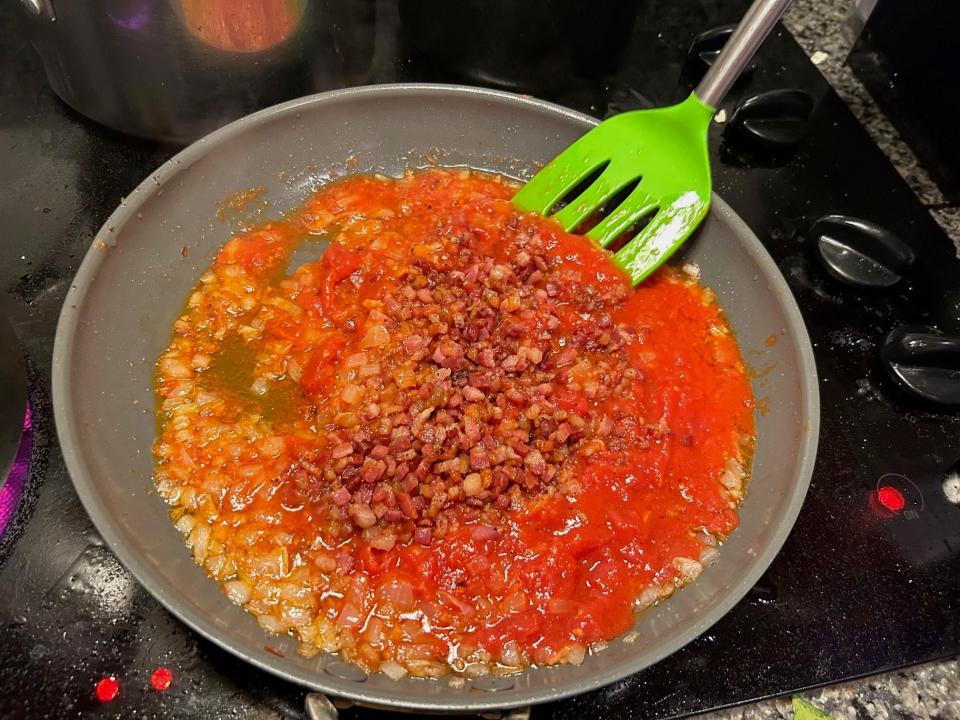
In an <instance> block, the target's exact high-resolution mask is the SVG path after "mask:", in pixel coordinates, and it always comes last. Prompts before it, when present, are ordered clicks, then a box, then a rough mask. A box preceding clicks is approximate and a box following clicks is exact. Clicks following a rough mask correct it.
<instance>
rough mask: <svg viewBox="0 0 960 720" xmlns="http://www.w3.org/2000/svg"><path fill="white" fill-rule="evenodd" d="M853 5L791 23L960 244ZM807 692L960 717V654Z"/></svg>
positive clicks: (933, 719)
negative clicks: (869, 67)
mask: <svg viewBox="0 0 960 720" xmlns="http://www.w3.org/2000/svg"><path fill="white" fill-rule="evenodd" d="M850 6H851V3H850V2H849V0H794V3H793V6H792V7H791V9H790V11H789V12H788V13H787V16H786V17H785V18H784V24H785V25H786V26H787V28H788V29H789V30H790V32H791V33H792V34H793V36H794V37H795V38H796V40H797V41H798V42H799V43H800V45H801V46H802V47H803V48H804V50H806V52H807V54H808V55H809V56H810V58H811V60H812V61H813V62H814V64H815V65H817V67H818V68H819V69H820V71H821V72H822V73H823V75H824V77H825V78H826V79H827V80H828V81H829V82H830V84H831V85H833V87H834V89H835V90H836V91H837V93H838V94H839V95H840V97H842V98H843V100H844V101H845V102H846V103H847V105H848V106H849V107H850V109H851V110H852V111H853V113H854V115H856V116H857V118H858V119H859V120H860V122H861V123H862V124H863V125H864V127H865V129H866V130H867V132H868V133H870V135H871V137H872V138H873V139H874V141H875V142H876V143H877V145H878V146H879V147H880V149H881V150H883V152H884V153H885V154H886V155H887V157H889V158H890V161H891V162H892V163H893V165H894V167H896V168H897V170H898V171H899V172H900V174H901V175H902V176H903V178H904V179H905V180H906V181H907V183H908V184H909V185H910V187H911V188H913V191H914V192H915V193H916V194H917V197H919V198H920V200H921V202H923V203H924V204H925V205H927V206H928V208H929V210H930V213H931V215H933V217H934V219H935V220H936V221H937V222H938V223H939V224H940V226H941V227H943V229H944V230H945V231H946V232H947V234H948V235H949V236H950V237H951V238H952V239H953V241H954V242H955V243H956V244H957V247H958V251H960V208H955V207H954V208H949V207H948V208H944V207H938V206H939V205H940V204H942V203H943V201H944V198H943V195H942V194H941V192H940V190H939V188H938V187H937V185H936V184H935V183H934V182H933V181H932V180H931V179H930V177H929V175H928V174H927V172H926V171H925V170H924V169H923V167H922V166H921V165H920V164H919V162H918V161H917V158H916V156H915V155H914V154H913V152H912V151H911V150H910V148H909V147H908V146H907V145H906V143H905V142H904V141H903V140H902V139H901V137H900V136H899V134H898V133H897V131H896V130H895V129H894V128H893V126H892V125H891V124H890V122H889V121H888V120H887V118H886V117H885V116H884V115H883V113H882V112H881V111H880V110H879V108H878V107H877V105H876V103H875V102H874V101H873V99H872V98H871V97H870V95H869V93H868V92H867V91H866V89H865V88H864V87H863V85H861V84H860V82H859V81H858V80H857V79H856V77H855V76H854V74H853V72H851V70H850V68H849V67H847V66H846V65H845V64H844V60H845V59H846V56H847V53H848V52H849V50H850V47H851V46H852V44H853V40H854V33H855V29H854V27H853V25H852V23H851V19H850ZM800 697H801V698H803V699H804V700H806V701H808V702H809V703H810V704H812V705H813V706H815V707H816V708H818V709H820V710H822V711H823V712H825V713H827V714H829V715H831V716H832V717H833V718H834V719H835V720H865V719H867V718H869V719H870V720H899V719H900V718H904V719H906V718H918V719H920V720H960V660H957V659H953V660H944V661H940V662H933V663H928V664H926V665H919V666H916V667H912V668H907V669H904V670H899V671H895V672H890V673H884V674H881V675H874V676H872V677H868V678H864V679H862V680H857V681H853V682H847V683H841V684H838V685H831V686H828V687H825V688H820V689H818V690H811V691H808V692H805V693H801V694H800ZM699 718H700V720H781V719H784V720H789V719H791V718H794V708H793V705H792V702H791V698H790V697H783V698H776V699H772V700H766V701H762V702H757V703H752V704H749V705H743V706H740V707H736V708H731V709H729V710H723V711H719V712H714V713H708V714H705V715H701V716H699Z"/></svg>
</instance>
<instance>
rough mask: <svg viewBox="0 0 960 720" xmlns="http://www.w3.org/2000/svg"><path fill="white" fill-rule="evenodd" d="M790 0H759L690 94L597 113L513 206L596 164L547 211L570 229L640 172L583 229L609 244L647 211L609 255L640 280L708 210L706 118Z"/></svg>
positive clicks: (545, 195) (534, 200)
mask: <svg viewBox="0 0 960 720" xmlns="http://www.w3.org/2000/svg"><path fill="white" fill-rule="evenodd" d="M790 2H791V0H755V1H754V3H753V4H752V5H751V6H750V9H749V10H747V13H746V14H745V15H744V16H743V19H742V20H741V21H740V24H739V25H738V26H737V28H736V30H734V32H733V34H732V35H731V36H730V39H729V40H727V43H726V45H724V48H723V51H722V52H721V53H720V55H719V56H718V57H717V59H716V60H715V61H714V63H713V65H712V66H711V67H710V69H709V70H708V71H707V74H706V75H705V76H704V78H703V80H702V81H701V82H700V84H699V85H698V86H697V88H696V89H695V90H694V91H693V92H692V93H691V94H690V97H688V98H687V99H686V100H684V101H683V102H681V103H679V104H677V105H672V106H670V107H665V108H657V109H654V110H635V111H633V112H625V113H621V114H620V115H615V116H614V117H612V118H610V119H608V120H605V121H603V122H602V123H600V125H598V126H597V127H595V128H594V129H593V130H591V131H590V132H588V133H587V134H586V135H584V136H583V137H581V138H580V139H579V140H577V141H576V142H575V143H573V145H571V146H570V147H568V148H567V149H566V150H564V151H563V152H562V153H560V155H558V156H557V157H556V158H554V159H553V160H552V161H551V162H550V163H549V164H548V165H547V166H546V167H544V168H543V169H542V170H541V171H540V172H538V173H537V174H536V175H535V176H534V177H533V179H532V180H530V182H528V183H527V184H526V185H524V186H523V187H522V188H521V189H520V190H519V191H518V192H517V194H516V195H515V196H514V198H513V203H514V205H516V206H517V207H518V208H520V209H521V210H524V211H527V212H536V213H540V214H541V215H546V214H548V213H549V212H550V211H551V210H552V209H553V208H554V206H555V205H557V203H558V202H559V201H560V200H562V199H564V198H565V197H566V195H567V194H568V193H570V192H571V191H572V190H574V189H575V188H576V187H577V186H578V185H579V184H580V183H581V182H583V181H584V180H586V179H587V178H589V177H590V176H592V175H594V174H596V173H597V172H598V171H599V170H601V169H602V172H601V173H600V175H599V176H598V177H597V178H596V180H594V181H593V183H591V184H590V185H589V186H588V187H587V189H586V190H584V191H583V192H582V193H580V194H579V195H578V196H577V197H575V198H573V199H572V200H570V201H569V202H568V203H567V204H566V205H565V206H564V207H563V208H562V209H560V210H559V211H558V212H556V213H554V214H553V215H552V216H551V217H553V218H554V219H555V220H556V221H557V222H559V223H560V225H562V226H563V228H564V229H565V230H567V231H572V230H574V229H575V228H576V227H577V226H578V225H580V223H581V222H583V221H584V220H585V219H586V218H588V217H590V216H591V215H592V214H593V213H595V212H596V211H597V210H599V209H600V208H602V207H603V206H604V205H605V204H606V203H607V202H609V201H610V200H611V199H612V198H613V197H614V196H615V195H616V194H617V193H618V192H620V191H622V190H624V189H625V188H626V187H628V186H630V185H632V184H634V183H637V181H638V180H639V183H638V184H636V187H635V189H634V190H632V191H631V192H630V194H629V195H627V197H626V199H625V200H623V201H622V202H621V203H620V204H619V205H618V206H617V207H615V208H612V209H611V210H610V211H609V212H608V213H606V215H605V217H603V219H602V220H600V222H599V223H598V224H597V225H595V226H594V227H593V228H592V229H590V230H589V232H587V233H586V234H587V236H588V237H590V238H592V239H593V240H595V241H596V242H597V243H599V245H600V246H601V247H606V246H608V245H609V244H610V243H612V242H613V241H614V240H616V238H617V237H618V236H619V235H620V234H621V233H623V232H624V231H626V230H628V229H629V228H631V227H632V226H633V225H634V224H636V223H638V222H640V221H642V220H644V219H645V218H648V217H649V222H648V223H647V224H646V225H645V226H644V227H643V228H642V229H641V230H640V231H639V232H638V233H637V234H636V236H635V237H634V238H633V239H631V240H630V242H628V243H627V244H626V245H624V246H623V247H622V248H621V249H620V250H618V251H617V252H616V253H615V254H614V260H615V261H616V262H617V264H618V265H620V266H621V267H622V268H623V269H624V270H625V271H626V272H627V274H628V275H630V277H631V278H632V279H633V283H634V284H635V285H636V284H637V283H639V282H641V281H642V280H643V279H644V278H646V277H647V276H648V275H649V274H650V273H652V272H653V271H654V270H656V269H657V268H658V267H659V266H660V265H661V264H662V263H663V262H664V261H665V260H666V259H667V258H668V257H670V255H672V254H673V252H674V251H675V250H676V249H677V248H679V247H680V245H682V244H683V242H684V241H685V240H686V239H687V238H688V237H689V236H690V234H691V233H692V232H693V231H694V230H695V229H696V228H697V226H698V225H699V224H700V221H701V220H703V218H704V216H705V215H706V214H707V211H708V210H709V209H710V156H709V153H708V150H707V129H708V128H709V126H710V121H711V119H712V118H713V114H714V112H715V109H716V106H717V104H718V103H719V102H720V101H721V100H722V99H723V97H724V95H726V94H727V91H728V90H729V89H730V87H731V86H732V85H733V83H734V82H735V81H736V79H737V77H739V75H740V73H741V72H742V71H743V69H744V68H745V67H746V66H747V64H748V63H749V62H750V59H751V58H752V57H753V55H754V53H755V52H756V51H757V49H758V48H759V47H760V45H761V44H762V43H763V41H764V39H766V37H767V35H769V34H770V31H771V30H772V29H773V27H774V25H776V23H777V20H779V19H780V16H781V15H782V14H783V12H784V11H785V10H786V9H787V6H788V5H790ZM650 216H652V217H650Z"/></svg>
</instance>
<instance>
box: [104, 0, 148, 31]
mask: <svg viewBox="0 0 960 720" xmlns="http://www.w3.org/2000/svg"><path fill="white" fill-rule="evenodd" d="M153 5H154V0H145V1H144V2H143V3H141V4H140V6H139V7H138V8H137V9H136V10H134V12H133V14H131V15H128V16H127V17H116V16H114V15H112V14H111V13H107V16H108V17H109V18H110V20H111V21H113V24H114V25H117V26H119V27H122V28H123V29H125V30H139V29H140V28H142V27H143V26H144V25H146V24H147V21H148V20H149V19H150V13H151V11H152V10H153Z"/></svg>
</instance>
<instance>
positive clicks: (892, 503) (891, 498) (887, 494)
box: [877, 485, 907, 512]
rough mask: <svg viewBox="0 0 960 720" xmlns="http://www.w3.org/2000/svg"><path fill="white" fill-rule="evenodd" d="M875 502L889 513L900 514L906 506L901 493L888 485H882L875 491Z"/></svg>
mask: <svg viewBox="0 0 960 720" xmlns="http://www.w3.org/2000/svg"><path fill="white" fill-rule="evenodd" d="M877 501H878V502H879V503H880V504H881V505H883V507H885V508H886V509H887V510H890V511H891V512H900V511H901V510H903V508H904V506H905V505H906V504H907V501H906V500H904V499H903V493H902V492H900V491H899V490H897V489H896V488H895V487H891V486H890V485H884V486H883V487H882V488H880V489H878V490H877Z"/></svg>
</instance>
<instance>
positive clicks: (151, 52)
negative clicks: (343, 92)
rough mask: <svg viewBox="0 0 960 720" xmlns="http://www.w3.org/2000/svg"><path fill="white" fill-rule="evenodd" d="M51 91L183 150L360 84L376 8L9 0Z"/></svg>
mask: <svg viewBox="0 0 960 720" xmlns="http://www.w3.org/2000/svg"><path fill="white" fill-rule="evenodd" d="M15 1H16V2H19V3H20V4H21V6H22V8H23V12H24V15H25V16H26V24H27V28H28V32H29V34H30V38H31V41H32V42H33V45H34V47H35V48H36V49H37V51H38V52H39V54H40V57H41V58H42V60H43V64H44V68H45V70H46V73H47V78H48V80H49V82H50V85H51V87H52V88H53V90H54V92H56V93H57V95H59V96H60V98H61V99H62V100H63V101H64V102H66V103H67V104H68V105H70V106H71V107H73V108H74V109H75V110H77V111H78V112H80V113H82V114H84V115H86V116H87V117H89V118H91V119H93V120H96V121H97V122H99V123H102V124H104V125H107V126H109V127H111V128H114V129H116V130H121V131H123V132H128V133H132V134H134V135H141V136H144V137H149V138H153V139H157V140H167V141H173V142H186V141H190V140H194V139H196V138H198V137H200V136H201V135H203V134H205V133H207V132H209V131H211V130H213V129H215V128H217V127H220V126H221V125H224V124H225V123H227V122H229V121H230V120H234V119H236V118H238V117H240V116H242V115H245V114H247V113H249V112H251V111H253V110H256V109H259V108H261V107H265V106H267V105H272V104H274V103H277V102H280V101H282V100H287V99H289V98H292V97H297V96H299V95H304V94H307V93H310V92H316V91H318V90H327V89H331V88H338V87H345V86H348V85H356V84H359V83H363V82H367V81H368V77H369V73H370V68H371V63H372V59H373V48H374V24H375V23H374V16H375V7H374V0H97V1H96V2H70V1H66V0H15Z"/></svg>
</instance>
